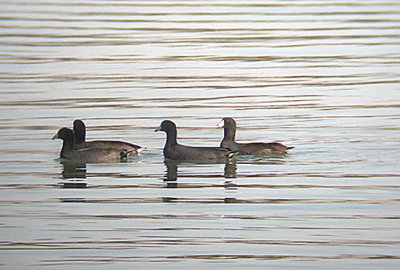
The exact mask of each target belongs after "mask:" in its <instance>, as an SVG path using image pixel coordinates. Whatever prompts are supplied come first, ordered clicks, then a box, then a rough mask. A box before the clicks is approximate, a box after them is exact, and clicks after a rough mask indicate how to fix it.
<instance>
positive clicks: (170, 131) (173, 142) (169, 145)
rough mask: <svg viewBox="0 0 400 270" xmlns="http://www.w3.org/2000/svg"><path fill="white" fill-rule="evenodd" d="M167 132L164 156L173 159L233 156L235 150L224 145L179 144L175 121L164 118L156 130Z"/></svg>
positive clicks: (208, 158) (206, 158)
mask: <svg viewBox="0 0 400 270" xmlns="http://www.w3.org/2000/svg"><path fill="white" fill-rule="evenodd" d="M155 131H156V132H157V131H164V132H165V133H167V140H166V143H165V146H164V150H163V152H164V157H166V158H168V159H173V160H197V161H205V160H217V159H226V158H231V157H233V156H234V155H235V154H237V153H236V152H234V151H230V150H228V149H225V148H222V147H194V146H187V145H182V144H179V143H178V141H177V130H176V125H175V123H174V122H172V121H170V120H164V121H163V122H162V123H161V125H160V126H159V127H158V128H157V129H156V130H155Z"/></svg>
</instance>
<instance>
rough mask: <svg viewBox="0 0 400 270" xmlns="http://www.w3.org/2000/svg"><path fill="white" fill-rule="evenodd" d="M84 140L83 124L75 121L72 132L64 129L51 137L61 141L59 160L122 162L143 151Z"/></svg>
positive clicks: (125, 146) (125, 143) (119, 144)
mask: <svg viewBox="0 0 400 270" xmlns="http://www.w3.org/2000/svg"><path fill="white" fill-rule="evenodd" d="M85 138H86V127H85V124H84V123H83V122H82V120H75V121H74V130H73V131H72V130H71V129H69V128H66V127H64V128H61V129H60V130H59V131H58V132H57V134H56V135H55V136H54V137H53V140H54V139H61V140H63V146H62V148H61V152H60V157H61V158H63V159H67V160H71V161H75V162H82V163H92V162H107V161H118V160H124V159H126V158H127V157H128V156H130V155H135V154H138V153H140V152H141V151H142V150H143V149H144V148H143V147H141V146H139V145H135V144H132V143H127V142H122V141H89V142H87V141H86V140H85Z"/></svg>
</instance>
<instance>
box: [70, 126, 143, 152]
mask: <svg viewBox="0 0 400 270" xmlns="http://www.w3.org/2000/svg"><path fill="white" fill-rule="evenodd" d="M74 135H75V148H77V149H81V148H114V149H119V150H127V151H128V152H131V153H132V154H138V153H140V152H141V151H142V150H143V149H144V148H143V147H141V146H139V145H135V144H132V143H128V142H121V141H89V142H87V141H86V126H85V124H84V123H83V121H82V120H79V119H78V120H75V121H74Z"/></svg>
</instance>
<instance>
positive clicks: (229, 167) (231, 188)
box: [163, 160, 237, 203]
mask: <svg viewBox="0 0 400 270" xmlns="http://www.w3.org/2000/svg"><path fill="white" fill-rule="evenodd" d="M164 164H165V166H166V168H167V170H166V174H165V177H164V179H163V181H164V183H165V188H178V178H179V176H178V168H179V166H180V165H183V166H184V164H187V163H180V162H178V161H171V160H164ZM202 164H203V163H202ZM236 171H237V164H236V160H227V161H226V162H225V167H224V177H225V180H224V183H223V187H224V199H223V201H224V202H225V203H233V202H236V198H235V196H236V191H237V186H236V184H235V183H234V182H233V179H235V178H237V172H236ZM181 177H184V176H181ZM186 187H187V186H186ZM163 201H164V202H178V201H179V198H174V197H164V198H163Z"/></svg>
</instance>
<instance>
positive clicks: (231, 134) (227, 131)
mask: <svg viewBox="0 0 400 270" xmlns="http://www.w3.org/2000/svg"><path fill="white" fill-rule="evenodd" d="M235 135H236V127H230V128H228V127H225V128H224V141H232V142H234V141H235Z"/></svg>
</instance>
